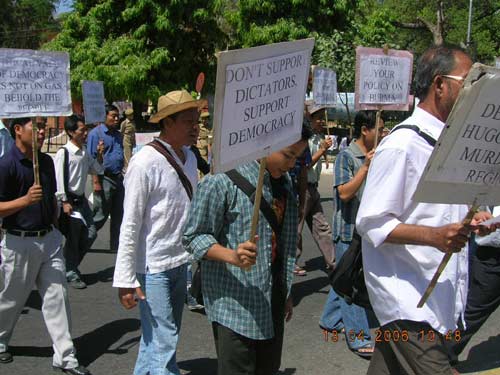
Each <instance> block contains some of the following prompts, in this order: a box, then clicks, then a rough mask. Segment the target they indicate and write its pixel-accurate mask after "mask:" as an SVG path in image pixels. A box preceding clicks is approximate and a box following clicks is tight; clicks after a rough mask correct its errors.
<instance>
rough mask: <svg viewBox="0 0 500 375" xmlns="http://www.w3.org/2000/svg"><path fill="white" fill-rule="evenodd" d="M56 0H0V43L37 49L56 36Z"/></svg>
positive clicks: (4, 45)
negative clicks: (0, 20)
mask: <svg viewBox="0 0 500 375" xmlns="http://www.w3.org/2000/svg"><path fill="white" fill-rule="evenodd" d="M57 2H58V1H57V0H19V1H13V0H0V19H2V22H1V23H0V47H4V48H25V49H38V48H39V47H40V45H41V44H43V43H45V42H47V41H48V40H50V39H51V38H53V37H54V36H55V34H56V33H57V32H58V30H59V25H58V23H57V21H56V20H55V19H54V16H53V15H54V12H55V6H56V4H57Z"/></svg>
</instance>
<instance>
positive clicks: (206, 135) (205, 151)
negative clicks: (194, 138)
mask: <svg viewBox="0 0 500 375" xmlns="http://www.w3.org/2000/svg"><path fill="white" fill-rule="evenodd" d="M209 119H210V112H208V108H206V107H205V108H202V109H201V113H200V135H199V136H198V143H197V145H196V147H197V148H198V150H200V154H201V156H202V158H203V159H205V161H206V162H207V163H208V164H210V157H211V155H212V140H213V134H212V129H211V128H210V124H209V122H208V121H209ZM205 174H206V173H205Z"/></svg>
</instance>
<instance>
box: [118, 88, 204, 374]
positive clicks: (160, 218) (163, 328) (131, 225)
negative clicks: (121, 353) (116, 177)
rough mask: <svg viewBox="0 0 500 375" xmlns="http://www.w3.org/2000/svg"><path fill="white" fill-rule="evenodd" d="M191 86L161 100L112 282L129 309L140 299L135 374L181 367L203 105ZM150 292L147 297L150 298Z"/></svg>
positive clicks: (128, 192) (131, 182)
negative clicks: (188, 234) (186, 237)
mask: <svg viewBox="0 0 500 375" xmlns="http://www.w3.org/2000/svg"><path fill="white" fill-rule="evenodd" d="M199 104H200V103H199V101H197V100H194V99H193V98H192V97H191V95H190V94H189V93H188V92H187V91H185V90H179V91H172V92H169V93H168V94H166V95H164V96H161V97H160V98H159V100H158V112H157V113H156V114H155V115H153V116H152V117H151V118H150V120H149V121H150V122H152V123H155V124H158V125H159V128H160V135H159V137H158V138H156V139H155V140H154V141H153V142H151V143H149V144H148V145H147V146H145V147H143V148H142V149H141V150H140V151H139V152H138V153H137V154H136V155H135V156H134V158H133V159H132V160H131V162H130V164H129V166H128V171H127V174H126V175H125V188H126V189H125V202H124V215H123V224H122V227H121V234H120V244H119V247H118V254H117V259H116V269H115V275H114V280H113V286H114V287H117V288H119V293H118V294H119V298H120V302H121V303H122V305H123V306H124V307H125V308H126V309H130V308H132V307H134V306H135V305H136V304H137V302H136V300H137V299H138V300H139V308H140V314H141V326H142V337H141V344H140V348H139V354H138V357H137V361H136V364H135V370H134V375H146V374H175V375H179V374H180V372H179V368H178V367H177V363H176V359H175V354H176V348H177V341H178V335H179V331H180V325H181V318H182V309H183V306H184V299H185V297H186V269H187V263H188V261H189V254H188V253H187V252H186V251H185V250H184V247H183V246H182V243H181V237H182V228H183V227H184V223H185V221H186V219H187V215H188V212H189V206H190V203H191V197H192V195H193V191H194V190H195V189H196V184H197V171H196V158H195V156H194V154H193V153H192V151H191V150H190V148H189V146H190V145H192V144H194V143H196V140H197V136H198V115H199V112H198V106H199ZM146 296H147V298H146Z"/></svg>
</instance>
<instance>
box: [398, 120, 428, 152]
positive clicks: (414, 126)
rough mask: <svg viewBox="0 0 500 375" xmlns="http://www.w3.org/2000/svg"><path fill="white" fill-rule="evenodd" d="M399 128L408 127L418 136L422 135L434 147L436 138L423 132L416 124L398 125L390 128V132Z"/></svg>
mask: <svg viewBox="0 0 500 375" xmlns="http://www.w3.org/2000/svg"><path fill="white" fill-rule="evenodd" d="M399 129H410V130H413V131H414V132H415V133H417V134H418V135H419V136H420V137H422V138H423V139H424V140H425V141H426V142H427V143H428V144H429V145H431V146H432V147H434V146H435V145H436V140H435V139H434V138H433V137H431V136H430V135H429V134H427V133H424V132H423V131H422V130H420V128H419V127H418V126H417V125H398V126H396V127H395V128H394V129H392V130H391V134H392V133H393V132H395V131H396V130H399Z"/></svg>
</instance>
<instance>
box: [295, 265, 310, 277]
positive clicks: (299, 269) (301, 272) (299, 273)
mask: <svg viewBox="0 0 500 375" xmlns="http://www.w3.org/2000/svg"><path fill="white" fill-rule="evenodd" d="M293 274H294V275H297V276H306V275H307V271H306V270H305V269H303V268H302V267H300V266H299V265H298V264H296V265H295V268H294V269H293Z"/></svg>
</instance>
